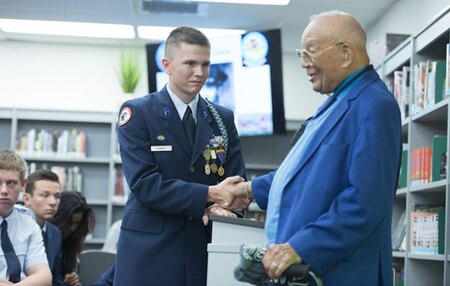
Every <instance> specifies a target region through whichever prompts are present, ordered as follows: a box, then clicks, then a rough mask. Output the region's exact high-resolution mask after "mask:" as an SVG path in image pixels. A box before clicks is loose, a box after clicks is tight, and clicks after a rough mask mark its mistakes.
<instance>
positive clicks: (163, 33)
mask: <svg viewBox="0 0 450 286" xmlns="http://www.w3.org/2000/svg"><path fill="white" fill-rule="evenodd" d="M175 28H176V27H162V26H138V27H137V31H138V36H139V38H141V39H150V40H159V41H165V40H166V39H167V37H168V36H169V34H170V32H171V31H172V30H173V29H175ZM197 29H199V30H200V31H202V32H203V33H204V34H205V36H207V37H208V38H215V37H221V36H231V35H240V34H243V33H245V30H237V29H236V30H235V29H209V28H197Z"/></svg>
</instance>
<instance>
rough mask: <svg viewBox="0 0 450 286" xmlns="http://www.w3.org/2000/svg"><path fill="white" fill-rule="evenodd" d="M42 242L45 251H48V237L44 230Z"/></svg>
mask: <svg viewBox="0 0 450 286" xmlns="http://www.w3.org/2000/svg"><path fill="white" fill-rule="evenodd" d="M42 241H44V246H45V249H47V235H46V233H45V231H44V230H42ZM46 251H47V250H46Z"/></svg>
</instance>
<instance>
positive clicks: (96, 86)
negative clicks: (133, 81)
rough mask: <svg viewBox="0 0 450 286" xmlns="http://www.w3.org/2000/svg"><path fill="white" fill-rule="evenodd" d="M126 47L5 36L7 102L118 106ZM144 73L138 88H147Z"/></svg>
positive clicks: (2, 59) (2, 64)
mask: <svg viewBox="0 0 450 286" xmlns="http://www.w3.org/2000/svg"><path fill="white" fill-rule="evenodd" d="M120 51H121V48H120V47H111V46H93V45H80V44H55V43H36V42H19V41H3V42H1V41H0V98H1V106H2V107H26V108H38V109H40V108H42V109H69V110H92V111H113V110H116V109H117V107H116V105H117V101H118V99H119V97H120V96H121V95H122V94H123V92H122V89H121V87H120V83H119V80H118V77H117V71H118V66H119V55H120ZM138 54H139V56H140V57H141V62H142V63H143V69H142V70H143V72H144V73H143V77H142V79H141V81H140V83H139V85H138V87H137V90H136V94H145V93H147V90H148V88H147V81H146V80H145V78H146V77H147V70H146V69H147V67H146V66H145V62H146V59H145V53H144V49H142V52H141V51H139V53H138Z"/></svg>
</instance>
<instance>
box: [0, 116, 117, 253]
mask: <svg viewBox="0 0 450 286" xmlns="http://www.w3.org/2000/svg"><path fill="white" fill-rule="evenodd" d="M115 117H116V116H115V115H114V114H113V113H107V112H104V113H102V112H79V111H58V110H34V109H20V108H0V133H1V134H2V136H0V148H7V149H14V150H16V151H17V152H18V153H19V154H21V155H22V156H23V158H24V159H25V160H26V161H27V163H28V164H29V166H30V165H32V166H33V168H35V169H42V168H52V167H54V168H55V167H56V168H57V169H62V170H64V169H66V170H73V169H75V170H78V171H79V173H81V176H82V180H81V181H80V182H81V192H82V193H83V195H84V196H85V197H86V200H87V202H88V204H89V205H90V206H91V207H92V208H93V210H94V213H95V218H96V225H95V229H94V233H93V234H92V235H91V236H89V238H88V239H87V241H86V243H87V247H96V245H97V246H98V245H101V244H103V241H104V239H105V237H106V233H107V231H108V228H109V226H110V225H111V224H112V223H113V222H114V220H115V219H119V218H120V217H121V215H122V214H121V211H123V205H122V206H119V207H118V210H116V205H114V204H113V203H112V202H111V199H110V197H111V196H112V194H114V186H115V182H114V179H115V173H113V172H112V171H114V165H115V164H116V161H115V160H114V158H115V156H114V153H115V152H116V148H115V144H116V143H115ZM30 130H34V131H36V132H35V134H34V131H33V132H31V134H32V135H30V137H34V138H38V135H37V134H38V133H40V132H41V131H42V130H45V132H41V133H42V134H43V133H46V132H47V134H50V133H51V132H54V133H57V134H59V135H61V134H62V133H64V132H66V133H71V132H72V131H78V132H83V133H85V135H86V138H87V139H86V143H85V144H84V148H85V152H84V153H83V154H81V153H80V152H52V151H51V150H50V151H48V150H46V151H42V150H43V149H44V148H42V147H37V146H34V147H35V148H34V150H31V149H33V148H32V147H29V148H27V147H24V148H25V149H23V148H21V147H20V145H21V144H20V143H19V142H18V141H21V140H20V137H24V136H25V137H26V136H27V133H30ZM50 137H51V136H50ZM54 137H55V138H56V136H54ZM23 140H25V141H27V139H24V138H22V141H23ZM52 140H53V139H52ZM30 141H31V140H28V142H30ZM35 141H38V140H37V139H36V140H35ZM43 141H44V142H47V141H48V138H46V139H45V140H43ZM28 142H27V143H28ZM22 143H23V142H22ZM37 145H45V143H44V144H42V142H41V143H38V144H37ZM25 146H27V145H25ZM22 147H23V146H22ZM67 174H69V173H67ZM67 176H68V175H67ZM60 177H61V176H60ZM73 180H74V178H71V179H70V180H69V181H73ZM72 186H73V185H72ZM71 188H73V187H70V186H68V187H67V188H66V189H67V190H70V189H71ZM113 214H115V215H114V216H113Z"/></svg>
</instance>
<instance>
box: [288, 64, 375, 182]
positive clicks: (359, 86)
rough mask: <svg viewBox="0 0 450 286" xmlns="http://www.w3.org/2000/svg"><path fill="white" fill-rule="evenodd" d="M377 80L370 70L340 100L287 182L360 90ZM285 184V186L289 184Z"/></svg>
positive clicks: (316, 147) (314, 150)
mask: <svg viewBox="0 0 450 286" xmlns="http://www.w3.org/2000/svg"><path fill="white" fill-rule="evenodd" d="M377 79H379V76H378V74H377V73H376V72H375V71H374V70H370V71H368V72H367V74H366V75H364V76H363V78H361V80H360V81H359V82H357V83H356V85H355V86H353V88H352V89H351V90H350V91H349V92H348V93H347V95H346V96H345V98H343V100H341V101H340V102H339V103H338V105H337V106H336V108H335V109H334V110H333V112H331V113H330V115H329V116H328V118H327V119H326V120H325V121H324V122H323V124H322V125H321V126H320V128H319V129H318V130H317V132H316V134H315V135H314V136H313V138H312V139H311V142H310V143H309V145H308V146H307V147H306V149H305V152H304V153H303V156H302V157H301V158H300V160H299V163H298V165H297V167H296V168H295V170H294V171H293V172H292V173H291V174H292V175H291V176H290V178H289V181H290V180H291V179H292V178H293V177H295V175H296V174H297V173H298V172H299V171H300V170H301V169H302V167H303V166H304V165H305V164H306V163H307V162H308V161H309V160H310V159H311V157H312V155H313V154H314V153H315V152H316V150H317V149H318V148H319V146H320V145H321V144H322V142H323V141H324V139H325V137H326V136H327V135H328V134H329V133H330V132H331V131H332V130H333V129H334V127H335V126H336V124H337V123H338V122H339V120H340V119H341V117H342V116H344V114H345V113H346V112H347V110H348V109H349V107H350V105H351V102H352V101H353V100H355V99H356V98H357V97H358V95H359V94H360V92H361V90H362V89H363V88H364V87H366V86H367V85H368V84H370V83H371V82H373V81H375V80H377ZM289 181H288V182H286V185H287V184H288V183H289Z"/></svg>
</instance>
